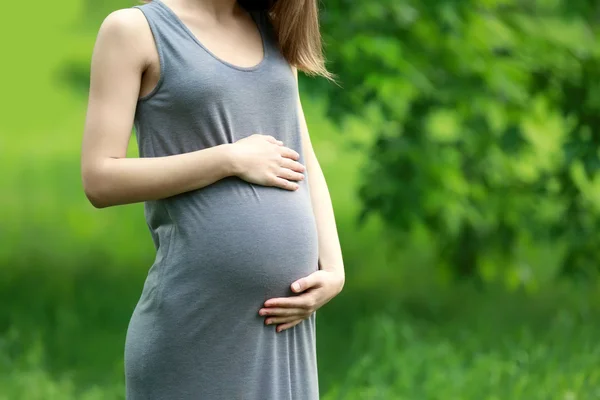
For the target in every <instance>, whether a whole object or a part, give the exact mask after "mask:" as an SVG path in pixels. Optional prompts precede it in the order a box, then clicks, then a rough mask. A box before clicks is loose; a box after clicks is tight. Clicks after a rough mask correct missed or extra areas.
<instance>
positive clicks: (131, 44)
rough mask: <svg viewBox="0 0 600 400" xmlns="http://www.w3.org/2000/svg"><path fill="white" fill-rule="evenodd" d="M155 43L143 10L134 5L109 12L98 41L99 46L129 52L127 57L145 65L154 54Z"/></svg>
mask: <svg viewBox="0 0 600 400" xmlns="http://www.w3.org/2000/svg"><path fill="white" fill-rule="evenodd" d="M153 45H154V41H153V37H152V32H151V30H150V26H149V25H148V21H147V20H146V17H145V16H144V14H143V13H142V11H141V10H139V9H137V8H134V7H130V8H123V9H119V10H115V11H113V12H111V13H110V14H108V15H107V16H106V17H105V18H104V20H103V21H102V24H101V25H100V29H99V31H98V36H97V41H96V47H97V48H101V49H110V50H111V52H114V53H122V54H127V56H128V57H127V58H129V59H132V58H134V59H136V60H137V61H138V62H140V63H141V64H144V65H145V64H147V63H148V61H149V60H150V59H151V57H152V55H153Z"/></svg>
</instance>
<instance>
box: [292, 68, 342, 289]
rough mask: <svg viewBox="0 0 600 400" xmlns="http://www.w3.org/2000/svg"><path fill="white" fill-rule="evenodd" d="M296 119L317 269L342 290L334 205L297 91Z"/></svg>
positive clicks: (340, 256)
mask: <svg viewBox="0 0 600 400" xmlns="http://www.w3.org/2000/svg"><path fill="white" fill-rule="evenodd" d="M293 70H294V73H295V75H296V80H297V79H298V71H297V70H296V69H295V68H294V69H293ZM298 118H299V120H300V121H299V123H300V128H301V132H302V152H303V153H304V164H305V166H306V170H307V171H308V176H309V179H308V184H309V187H310V196H311V202H312V207H313V212H314V214H315V219H316V221H317V231H318V235H319V267H320V269H322V270H326V271H330V272H334V273H335V274H336V275H337V276H338V277H339V279H340V288H339V289H340V290H342V287H343V285H344V281H345V272H344V261H343V258H342V249H341V246H340V241H339V238H338V233H337V227H336V223H335V215H334V211H333V204H332V202H331V196H330V194H329V188H328V187H327V182H326V180H325V175H324V174H323V170H322V169H321V165H320V164H319V160H318V159H317V156H316V154H315V151H314V149H313V147H312V143H311V140H310V135H309V133H308V126H307V124H306V118H305V117H304V112H303V110H302V102H301V100H300V93H299V92H298Z"/></svg>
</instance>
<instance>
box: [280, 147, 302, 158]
mask: <svg viewBox="0 0 600 400" xmlns="http://www.w3.org/2000/svg"><path fill="white" fill-rule="evenodd" d="M281 155H282V156H283V157H286V158H291V159H292V160H299V159H300V154H298V153H297V152H296V151H295V150H292V149H290V148H289V147H285V146H282V147H281Z"/></svg>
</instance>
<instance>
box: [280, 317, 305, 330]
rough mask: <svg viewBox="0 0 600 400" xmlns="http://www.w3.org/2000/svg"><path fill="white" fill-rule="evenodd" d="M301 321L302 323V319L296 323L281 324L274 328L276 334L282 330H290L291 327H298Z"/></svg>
mask: <svg viewBox="0 0 600 400" xmlns="http://www.w3.org/2000/svg"><path fill="white" fill-rule="evenodd" d="M302 321H303V320H302V319H299V320H297V321H293V322H288V323H285V324H283V325H279V326H278V327H277V328H276V330H277V332H281V331H284V330H286V329H290V328H292V327H294V326H296V325H298V324H299V323H300V322H302Z"/></svg>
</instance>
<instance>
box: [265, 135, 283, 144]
mask: <svg viewBox="0 0 600 400" xmlns="http://www.w3.org/2000/svg"><path fill="white" fill-rule="evenodd" d="M263 136H264V137H265V139H267V141H268V142H271V143H273V144H278V145H280V146H282V145H283V142H282V141H281V140H277V139H275V137H273V136H271V135H263Z"/></svg>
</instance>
